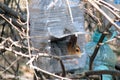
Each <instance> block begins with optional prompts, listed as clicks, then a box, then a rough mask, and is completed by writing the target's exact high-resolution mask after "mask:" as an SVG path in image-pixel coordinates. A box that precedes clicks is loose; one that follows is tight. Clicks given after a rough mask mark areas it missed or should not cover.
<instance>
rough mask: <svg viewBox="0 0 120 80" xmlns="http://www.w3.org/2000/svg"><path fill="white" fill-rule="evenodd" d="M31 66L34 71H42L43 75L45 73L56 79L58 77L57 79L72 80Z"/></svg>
mask: <svg viewBox="0 0 120 80" xmlns="http://www.w3.org/2000/svg"><path fill="white" fill-rule="evenodd" d="M30 66H31V68H33V69H36V70H38V71H40V72H43V73H45V74H48V75H50V76H54V77H56V78H58V79H61V80H71V79H69V78H65V77H61V76H58V75H55V74H53V73H50V72H48V71H45V70H43V69H41V68H38V67H36V66H33V65H30Z"/></svg>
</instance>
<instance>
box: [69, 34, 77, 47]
mask: <svg viewBox="0 0 120 80" xmlns="http://www.w3.org/2000/svg"><path fill="white" fill-rule="evenodd" d="M76 43H77V37H76V36H75V35H71V36H70V40H69V42H68V44H69V45H71V46H72V47H74V46H75V45H76Z"/></svg>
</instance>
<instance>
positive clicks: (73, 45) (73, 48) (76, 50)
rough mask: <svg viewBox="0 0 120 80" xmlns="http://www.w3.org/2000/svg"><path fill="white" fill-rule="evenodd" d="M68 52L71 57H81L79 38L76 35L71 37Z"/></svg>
mask: <svg viewBox="0 0 120 80" xmlns="http://www.w3.org/2000/svg"><path fill="white" fill-rule="evenodd" d="M67 51H68V54H69V55H80V54H81V50H80V47H79V46H78V44H77V37H76V36H75V35H72V36H71V37H70V40H69V42H68V44H67Z"/></svg>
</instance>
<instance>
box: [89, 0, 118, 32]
mask: <svg viewBox="0 0 120 80" xmlns="http://www.w3.org/2000/svg"><path fill="white" fill-rule="evenodd" d="M88 2H89V3H90V4H91V5H92V6H93V7H94V8H96V9H97V10H98V11H99V12H100V13H101V14H102V15H103V16H104V17H105V18H106V19H107V20H108V21H109V22H110V23H111V24H112V25H114V27H115V28H116V29H117V30H118V31H120V26H118V25H117V24H116V23H115V22H114V21H113V20H112V19H111V18H110V17H109V16H108V15H107V14H106V13H105V12H104V11H103V10H102V9H100V7H99V6H98V5H97V4H96V3H95V1H93V0H88Z"/></svg>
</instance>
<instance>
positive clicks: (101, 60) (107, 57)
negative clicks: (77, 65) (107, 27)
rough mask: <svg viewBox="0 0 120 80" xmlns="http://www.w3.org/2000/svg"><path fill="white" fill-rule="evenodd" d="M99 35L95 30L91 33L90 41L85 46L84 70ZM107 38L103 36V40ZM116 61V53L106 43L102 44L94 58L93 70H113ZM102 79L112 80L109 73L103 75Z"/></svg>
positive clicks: (87, 67)
mask: <svg viewBox="0 0 120 80" xmlns="http://www.w3.org/2000/svg"><path fill="white" fill-rule="evenodd" d="M100 37H101V33H99V32H98V31H97V30H96V31H95V32H94V34H93V35H92V39H91V42H88V43H87V44H86V46H85V51H86V53H87V54H88V57H87V65H86V67H85V70H88V69H89V59H90V58H89V57H90V56H91V55H92V54H93V52H94V49H95V47H96V45H97V42H98V41H99V39H100ZM106 40H107V38H106V37H105V38H104V40H103V42H104V41H106ZM115 63H116V55H115V54H114V52H113V51H112V49H111V48H110V47H109V45H108V44H104V45H102V46H101V47H100V49H99V51H98V53H97V56H96V58H95V60H94V63H93V64H94V66H93V69H94V70H113V69H114V67H115ZM102 80H112V76H111V75H103V77H102Z"/></svg>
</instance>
